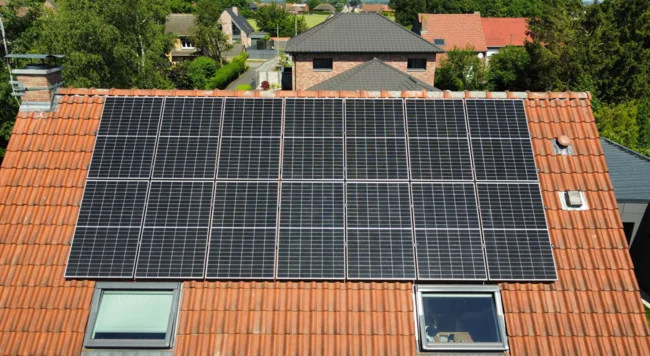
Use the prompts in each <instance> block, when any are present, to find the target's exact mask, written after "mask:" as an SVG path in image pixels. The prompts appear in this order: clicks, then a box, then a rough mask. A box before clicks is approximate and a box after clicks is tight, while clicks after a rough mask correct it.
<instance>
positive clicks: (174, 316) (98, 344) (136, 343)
mask: <svg viewBox="0 0 650 356" xmlns="http://www.w3.org/2000/svg"><path fill="white" fill-rule="evenodd" d="M181 286H182V284H181V283H172V282H169V283H158V282H97V284H96V285H95V292H94V293H93V300H92V308H91V309H90V317H89V318H88V325H87V326H86V335H85V337H84V347H86V348H111V349H123V348H158V349H168V348H171V347H172V345H173V342H174V339H175V334H176V323H177V320H178V314H179V310H180V308H179V307H180V295H181ZM107 290H113V291H142V290H150V291H172V292H173V294H172V307H171V311H170V314H169V319H168V325H167V331H166V333H165V339H164V340H132V339H114V340H95V339H93V338H92V334H93V331H94V330H95V323H96V322H97V314H98V312H99V307H100V304H101V299H102V293H103V292H104V291H107Z"/></svg>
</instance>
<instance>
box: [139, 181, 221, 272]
mask: <svg viewBox="0 0 650 356" xmlns="http://www.w3.org/2000/svg"><path fill="white" fill-rule="evenodd" d="M213 185H214V183H213V182H175V181H164V182H160V181H153V182H152V183H151V188H150V189H149V199H148V203H147V211H146V214H145V221H144V229H143V236H142V242H141V244H140V250H139V255H138V263H137V268H136V277H142V278H203V275H204V267H205V254H206V249H207V246H208V233H209V227H210V207H211V204H212V188H213Z"/></svg>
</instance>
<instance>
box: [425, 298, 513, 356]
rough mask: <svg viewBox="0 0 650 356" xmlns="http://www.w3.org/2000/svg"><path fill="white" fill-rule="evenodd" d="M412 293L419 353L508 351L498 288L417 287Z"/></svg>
mask: <svg viewBox="0 0 650 356" xmlns="http://www.w3.org/2000/svg"><path fill="white" fill-rule="evenodd" d="M416 294H417V313H418V329H419V330H418V331H419V338H420V345H421V347H422V349H423V350H428V351H461V350H462V351H497V350H498V351H504V350H507V349H508V342H507V337H506V332H505V330H506V329H505V321H504V317H503V308H502V305H501V294H500V292H499V287H498V286H470V285H463V286H417V287H416Z"/></svg>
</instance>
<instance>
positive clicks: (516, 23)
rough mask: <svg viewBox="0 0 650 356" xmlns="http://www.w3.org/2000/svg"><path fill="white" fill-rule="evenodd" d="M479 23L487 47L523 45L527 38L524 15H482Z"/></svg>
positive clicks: (526, 25)
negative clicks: (481, 26)
mask: <svg viewBox="0 0 650 356" xmlns="http://www.w3.org/2000/svg"><path fill="white" fill-rule="evenodd" d="M481 24H482V25H483V35H484V36H485V44H486V45H487V46H488V47H505V46H523V45H524V42H525V41H526V39H528V35H527V34H526V32H527V31H528V24H527V20H526V18H525V17H482V18H481Z"/></svg>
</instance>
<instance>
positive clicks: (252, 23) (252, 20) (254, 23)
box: [246, 19, 260, 31]
mask: <svg viewBox="0 0 650 356" xmlns="http://www.w3.org/2000/svg"><path fill="white" fill-rule="evenodd" d="M246 21H248V23H249V24H250V25H251V26H253V29H254V30H255V31H259V30H260V29H259V28H258V27H257V21H255V19H246Z"/></svg>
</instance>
